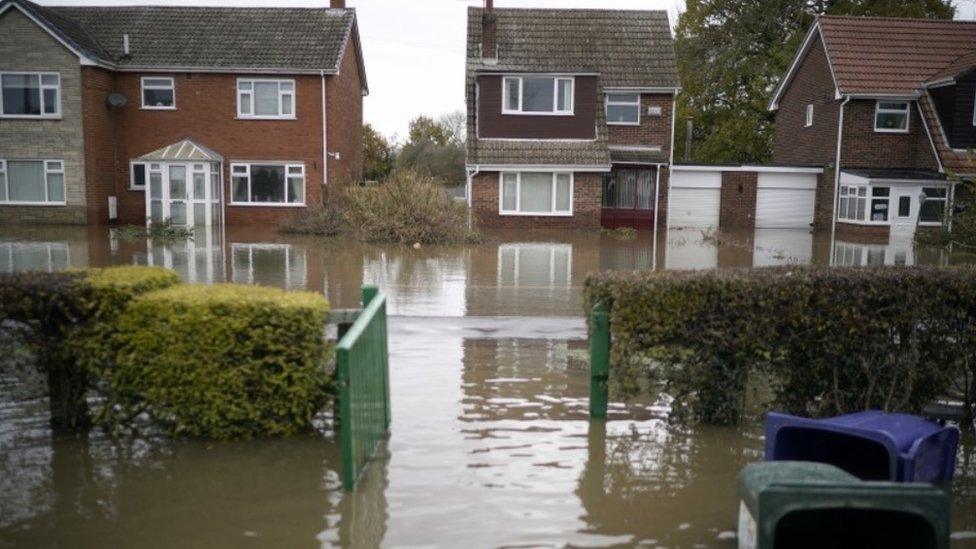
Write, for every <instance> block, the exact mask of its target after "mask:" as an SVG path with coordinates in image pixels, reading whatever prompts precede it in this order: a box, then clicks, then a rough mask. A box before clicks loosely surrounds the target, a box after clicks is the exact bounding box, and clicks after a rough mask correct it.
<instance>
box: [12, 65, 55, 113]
mask: <svg viewBox="0 0 976 549" xmlns="http://www.w3.org/2000/svg"><path fill="white" fill-rule="evenodd" d="M0 116H2V117H4V118H60V117H61V77H60V75H58V73H56V72H3V73H0Z"/></svg>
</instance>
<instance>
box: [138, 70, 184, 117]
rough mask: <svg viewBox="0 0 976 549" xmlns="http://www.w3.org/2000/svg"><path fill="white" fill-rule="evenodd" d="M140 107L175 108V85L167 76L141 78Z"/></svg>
mask: <svg viewBox="0 0 976 549" xmlns="http://www.w3.org/2000/svg"><path fill="white" fill-rule="evenodd" d="M142 108H144V109H161V110H172V109H175V108H176V85H175V83H174V82H173V79H172V78H169V77H155V76H154V77H144V78H143V79H142Z"/></svg>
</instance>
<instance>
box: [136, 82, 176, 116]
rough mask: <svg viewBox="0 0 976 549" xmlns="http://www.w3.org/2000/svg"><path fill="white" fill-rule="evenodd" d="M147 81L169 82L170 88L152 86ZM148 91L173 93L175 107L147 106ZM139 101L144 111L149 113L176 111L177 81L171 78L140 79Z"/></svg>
mask: <svg viewBox="0 0 976 549" xmlns="http://www.w3.org/2000/svg"><path fill="white" fill-rule="evenodd" d="M146 80H169V85H168V86H158V85H150V84H147V83H146ZM146 90H169V91H171V92H173V105H172V106H169V107H159V106H156V105H147V104H146ZM139 101H140V103H141V105H142V109H143V110H147V111H175V110H176V79H175V78H173V77H171V76H143V77H142V78H140V79H139Z"/></svg>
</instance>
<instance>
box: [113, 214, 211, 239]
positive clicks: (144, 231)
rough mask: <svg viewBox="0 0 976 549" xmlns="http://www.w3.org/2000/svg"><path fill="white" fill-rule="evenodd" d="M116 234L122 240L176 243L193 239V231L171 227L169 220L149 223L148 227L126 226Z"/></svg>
mask: <svg viewBox="0 0 976 549" xmlns="http://www.w3.org/2000/svg"><path fill="white" fill-rule="evenodd" d="M117 233H118V235H119V236H120V237H121V238H122V239H123V240H142V239H144V238H152V239H155V240H163V241H176V240H186V239H188V238H193V229H191V228H189V227H183V226H179V225H173V222H172V221H170V220H169V219H166V220H164V221H151V222H149V224H148V225H126V226H124V227H120V228H119V229H117Z"/></svg>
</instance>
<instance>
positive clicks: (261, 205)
mask: <svg viewBox="0 0 976 549" xmlns="http://www.w3.org/2000/svg"><path fill="white" fill-rule="evenodd" d="M228 206H235V207H236V206H241V207H244V208H304V207H306V206H305V203H301V204H282V203H279V202H231V203H230V204H228Z"/></svg>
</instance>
